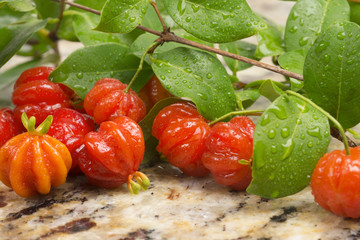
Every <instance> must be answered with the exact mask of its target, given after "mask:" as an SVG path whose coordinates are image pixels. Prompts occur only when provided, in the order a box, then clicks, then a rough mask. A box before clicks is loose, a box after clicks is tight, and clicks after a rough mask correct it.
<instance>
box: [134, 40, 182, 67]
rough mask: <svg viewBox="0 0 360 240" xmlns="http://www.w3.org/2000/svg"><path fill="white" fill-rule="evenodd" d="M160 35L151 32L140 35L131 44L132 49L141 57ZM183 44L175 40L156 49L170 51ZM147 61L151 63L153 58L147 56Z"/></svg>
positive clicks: (157, 51)
mask: <svg viewBox="0 0 360 240" xmlns="http://www.w3.org/2000/svg"><path fill="white" fill-rule="evenodd" d="M158 38H159V37H158V36H155V35H153V34H151V33H145V34H142V35H140V36H139V37H138V38H137V39H136V40H135V41H134V42H133V43H132V44H131V46H130V51H131V52H132V54H134V55H135V56H137V57H139V58H141V56H142V55H143V54H144V52H145V51H146V50H147V49H148V47H149V46H150V45H151V44H152V43H154V42H155V40H156V39H158ZM180 46H181V44H179V43H175V42H166V43H164V44H163V45H162V46H158V47H157V48H156V49H155V53H162V52H166V51H169V50H171V49H174V48H177V47H180ZM145 60H146V62H148V63H150V64H151V60H150V59H149V58H148V57H146V58H145Z"/></svg>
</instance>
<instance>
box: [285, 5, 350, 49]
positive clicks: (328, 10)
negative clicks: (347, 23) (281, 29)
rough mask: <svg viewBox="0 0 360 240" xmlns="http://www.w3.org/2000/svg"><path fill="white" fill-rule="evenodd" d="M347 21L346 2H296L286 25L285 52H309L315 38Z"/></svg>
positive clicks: (347, 6)
mask: <svg viewBox="0 0 360 240" xmlns="http://www.w3.org/2000/svg"><path fill="white" fill-rule="evenodd" d="M349 19H350V8H349V4H348V2H347V1H346V0H317V1H314V0H299V1H297V2H296V4H295V5H294V7H293V9H292V10H291V12H290V15H289V18H288V20H287V23H286V29H285V47H286V51H292V50H296V49H300V48H304V49H306V50H309V49H310V47H311V46H312V44H313V43H314V41H315V39H316V38H317V36H318V35H319V34H320V33H321V32H322V31H324V30H326V29H327V28H328V27H329V26H330V25H331V24H333V23H334V22H335V21H341V20H349Z"/></svg>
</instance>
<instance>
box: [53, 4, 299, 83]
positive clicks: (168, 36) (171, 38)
mask: <svg viewBox="0 0 360 240" xmlns="http://www.w3.org/2000/svg"><path fill="white" fill-rule="evenodd" d="M52 1H55V2H61V0H52ZM64 3H65V4H67V5H70V6H73V7H76V8H79V9H82V10H85V11H88V12H92V13H94V14H97V15H101V12H99V11H97V10H95V9H91V8H88V7H85V6H83V5H80V4H76V3H72V2H68V1H65V2H64ZM136 28H137V29H140V30H143V31H145V32H148V33H151V34H153V35H156V36H159V37H161V38H162V39H163V41H164V42H177V43H181V44H184V45H188V46H191V47H195V48H198V49H202V50H205V51H208V52H212V53H216V54H219V55H222V56H224V57H229V58H232V59H235V60H238V61H241V62H245V63H248V64H251V65H253V66H257V67H260V68H264V69H267V70H269V71H272V72H275V73H279V74H282V75H284V76H287V77H291V78H295V79H298V80H300V81H303V79H304V78H303V76H302V75H300V74H297V73H294V72H290V71H288V70H285V69H283V68H280V67H277V66H273V65H270V64H266V63H263V62H259V61H256V60H253V59H250V58H247V57H243V56H240V55H237V54H233V53H229V52H226V51H222V50H220V49H217V48H213V47H209V46H206V45H204V44H201V43H197V42H193V41H190V40H187V39H185V38H181V37H179V36H176V35H175V34H174V33H172V32H170V31H169V29H166V31H164V32H159V31H156V30H153V29H150V28H147V27H144V26H141V25H139V26H137V27H136Z"/></svg>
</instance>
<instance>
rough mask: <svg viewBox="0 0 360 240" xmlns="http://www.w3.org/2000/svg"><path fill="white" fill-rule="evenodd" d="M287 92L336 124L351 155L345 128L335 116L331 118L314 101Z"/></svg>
mask: <svg viewBox="0 0 360 240" xmlns="http://www.w3.org/2000/svg"><path fill="white" fill-rule="evenodd" d="M286 92H287V93H288V94H290V95H294V96H296V97H298V98H300V99H301V100H304V101H305V102H306V103H308V104H310V105H311V106H313V107H314V108H316V109H317V110H319V111H320V112H321V113H323V114H324V115H325V116H326V117H327V118H328V119H329V120H330V121H332V122H333V123H334V125H335V127H336V128H337V129H338V130H339V132H340V134H341V137H342V141H343V143H344V146H345V151H346V154H347V155H350V149H349V143H348V141H347V137H346V134H345V131H344V128H343V127H342V126H341V124H340V123H339V122H338V121H337V120H336V119H335V118H334V117H333V116H331V115H330V114H329V113H328V112H326V111H325V110H324V109H322V108H321V107H319V106H318V105H316V104H315V103H314V102H313V101H311V100H310V99H308V98H306V97H304V96H303V95H301V94H299V93H296V92H293V91H291V90H287V91H286Z"/></svg>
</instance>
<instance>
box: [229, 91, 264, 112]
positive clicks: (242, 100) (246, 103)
mask: <svg viewBox="0 0 360 240" xmlns="http://www.w3.org/2000/svg"><path fill="white" fill-rule="evenodd" d="M235 94H236V97H237V100H238V106H242V107H243V108H244V109H247V108H248V107H250V106H251V105H252V104H253V103H254V102H255V101H256V100H258V98H259V97H260V93H259V90H258V89H247V90H241V91H236V92H235Z"/></svg>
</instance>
